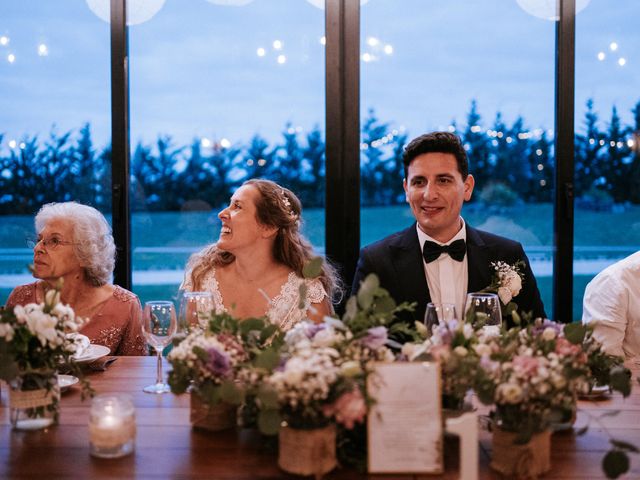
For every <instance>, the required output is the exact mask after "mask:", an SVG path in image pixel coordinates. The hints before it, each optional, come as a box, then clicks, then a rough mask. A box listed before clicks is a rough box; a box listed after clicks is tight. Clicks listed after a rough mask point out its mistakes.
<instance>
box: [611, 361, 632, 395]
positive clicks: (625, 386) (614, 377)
mask: <svg viewBox="0 0 640 480" xmlns="http://www.w3.org/2000/svg"><path fill="white" fill-rule="evenodd" d="M609 385H610V386H611V388H613V389H614V390H616V391H618V392H620V393H621V394H622V396H623V397H628V396H629V395H630V394H631V373H630V372H629V370H628V369H627V368H626V367H623V366H621V365H619V366H616V367H613V368H612V369H611V372H610V374H609Z"/></svg>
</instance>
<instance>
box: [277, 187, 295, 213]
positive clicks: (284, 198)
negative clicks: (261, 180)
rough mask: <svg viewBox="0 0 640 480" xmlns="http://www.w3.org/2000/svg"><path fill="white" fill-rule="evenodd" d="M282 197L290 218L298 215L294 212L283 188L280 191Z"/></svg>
mask: <svg viewBox="0 0 640 480" xmlns="http://www.w3.org/2000/svg"><path fill="white" fill-rule="evenodd" d="M280 197H281V199H282V203H283V205H284V206H285V208H286V209H287V214H288V215H289V216H290V217H295V216H296V214H295V213H294V212H293V208H291V202H290V201H289V198H288V197H287V194H286V193H285V191H284V189H283V188H281V189H280Z"/></svg>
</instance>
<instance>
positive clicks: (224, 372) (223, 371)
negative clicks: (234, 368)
mask: <svg viewBox="0 0 640 480" xmlns="http://www.w3.org/2000/svg"><path fill="white" fill-rule="evenodd" d="M207 355H208V357H209V358H208V360H207V363H206V367H207V368H208V369H209V370H210V371H211V373H213V374H214V375H215V376H217V377H227V376H228V375H229V374H230V373H231V362H230V360H229V355H227V353H226V352H221V351H220V350H218V349H217V348H215V347H213V348H210V349H208V350H207Z"/></svg>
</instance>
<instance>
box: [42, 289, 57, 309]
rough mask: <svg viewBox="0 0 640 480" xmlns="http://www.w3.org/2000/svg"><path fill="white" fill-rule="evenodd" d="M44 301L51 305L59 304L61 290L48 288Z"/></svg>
mask: <svg viewBox="0 0 640 480" xmlns="http://www.w3.org/2000/svg"><path fill="white" fill-rule="evenodd" d="M44 301H45V303H46V304H47V305H49V306H54V305H57V304H58V303H59V302H60V291H59V290H56V289H51V290H47V293H45V294H44Z"/></svg>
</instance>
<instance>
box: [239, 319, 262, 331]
mask: <svg viewBox="0 0 640 480" xmlns="http://www.w3.org/2000/svg"><path fill="white" fill-rule="evenodd" d="M264 325H265V322H264V320H263V319H261V318H247V319H246V320H243V321H242V322H240V334H241V335H247V334H248V333H249V332H250V331H252V330H262V329H263V328H264Z"/></svg>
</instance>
